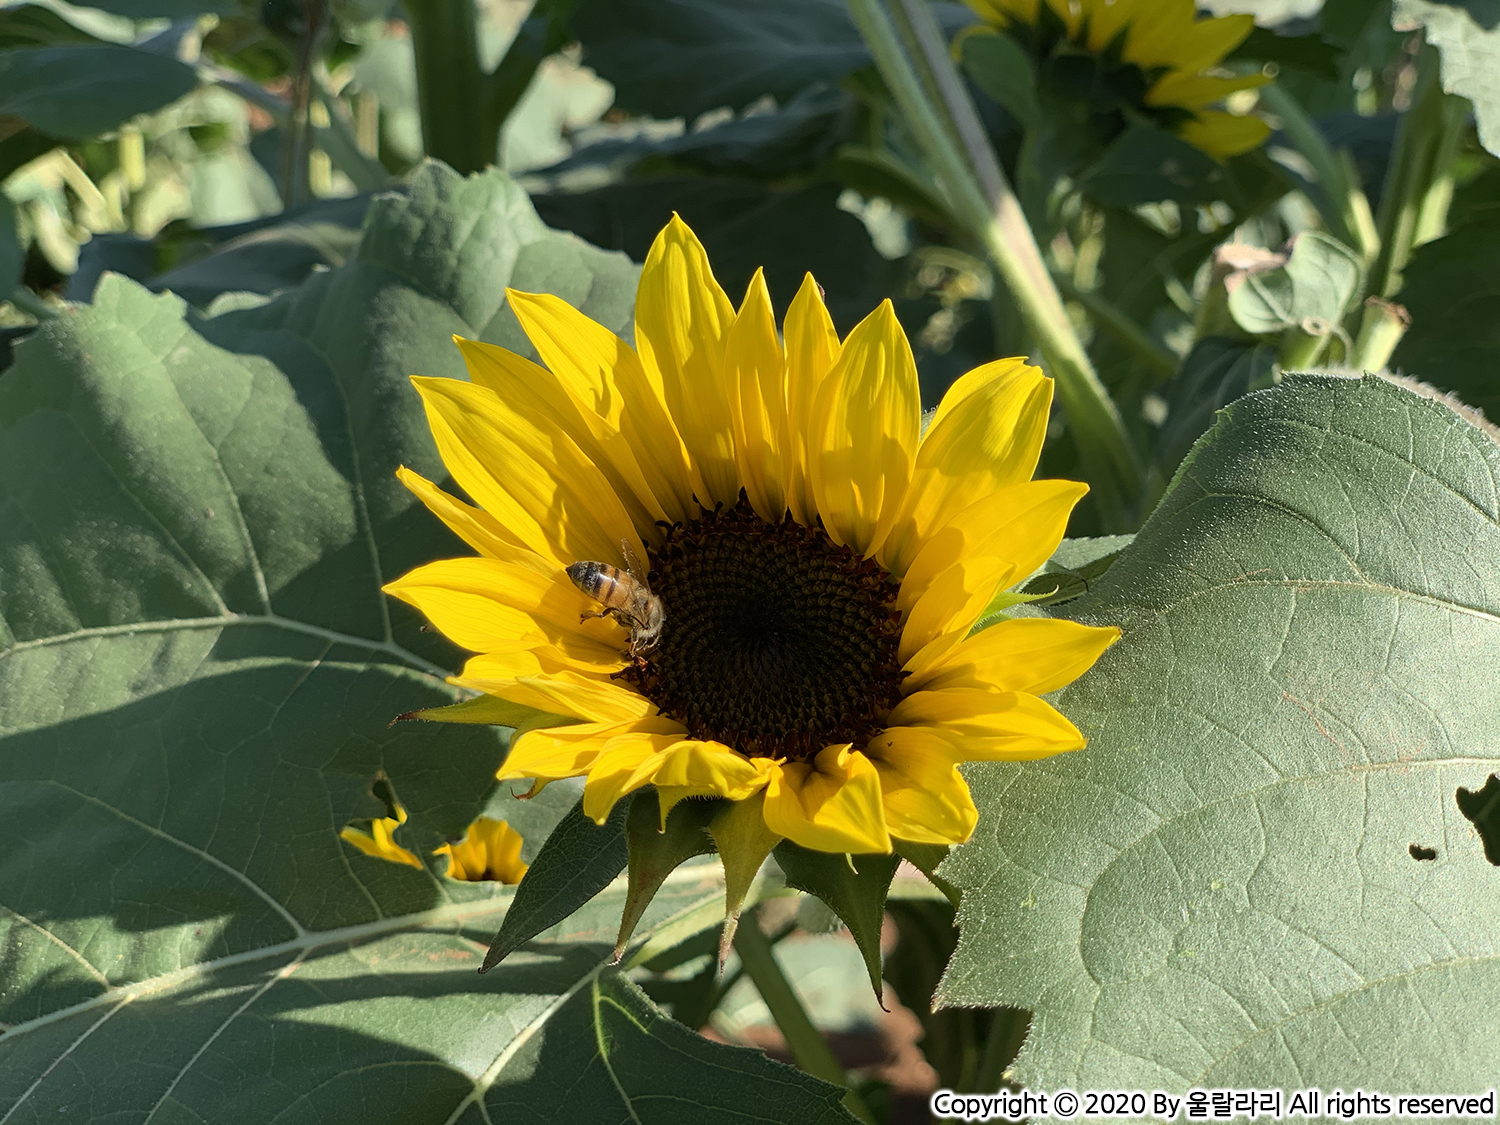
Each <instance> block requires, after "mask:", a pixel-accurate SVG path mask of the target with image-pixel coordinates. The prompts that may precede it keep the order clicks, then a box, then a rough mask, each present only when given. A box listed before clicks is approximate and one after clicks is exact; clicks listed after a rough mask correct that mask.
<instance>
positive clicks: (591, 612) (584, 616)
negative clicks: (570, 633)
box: [578, 609, 614, 624]
mask: <svg viewBox="0 0 1500 1125" xmlns="http://www.w3.org/2000/svg"><path fill="white" fill-rule="evenodd" d="M613 613H614V610H612V609H586V610H584V611H583V612H582V613H580V614H579V615H578V620H579V623H580V624H581V623H582V622H585V621H587V620H588V619H589V618H590V617H609V616H611V615H612V614H613Z"/></svg>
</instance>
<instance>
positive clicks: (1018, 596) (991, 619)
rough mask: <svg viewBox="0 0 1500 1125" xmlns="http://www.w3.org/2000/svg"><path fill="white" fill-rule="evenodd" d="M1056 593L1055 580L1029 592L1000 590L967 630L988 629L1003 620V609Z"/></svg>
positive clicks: (1047, 576)
mask: <svg viewBox="0 0 1500 1125" xmlns="http://www.w3.org/2000/svg"><path fill="white" fill-rule="evenodd" d="M1042 577H1043V578H1048V579H1050V578H1051V577H1052V576H1051V575H1042ZM1057 593H1058V585H1057V583H1056V582H1053V583H1051V584H1050V585H1049V586H1048V588H1047V589H1045V590H1040V591H1034V592H1032V593H1030V594H1023V593H1021V592H1020V591H1019V590H1001V591H1000V592H999V593H998V594H996V595H995V596H994V597H993V598H991V599H990V604H989V605H987V606H985V607H984V612H983V613H981V614H980V615H979V620H978V621H976V622H974V628H973V629H971V630H969V634H970V636H972V635H973V634H975V633H977V632H979V631H980V630H982V629H988V628H989V627H990V626H991V625H995V624H998V623H999V622H1001V621H1004V620H1005V619H1006V618H1007V616H1008V614H1007V613H1006V612H1005V611H1006V610H1008V609H1010V608H1012V607H1013V606H1018V605H1027V604H1029V603H1031V602H1045V601H1048V600H1049V599H1051V598H1053V597H1054V596H1056V595H1057Z"/></svg>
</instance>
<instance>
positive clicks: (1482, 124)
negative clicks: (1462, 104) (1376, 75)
mask: <svg viewBox="0 0 1500 1125" xmlns="http://www.w3.org/2000/svg"><path fill="white" fill-rule="evenodd" d="M1391 22H1392V23H1393V24H1394V25H1395V27H1396V28H1397V29H1398V30H1402V31H1411V30H1414V29H1416V28H1418V27H1420V28H1422V29H1423V30H1425V31H1426V33H1427V41H1428V42H1429V43H1431V44H1432V45H1433V46H1434V47H1436V48H1437V49H1438V52H1439V53H1440V54H1441V55H1442V56H1443V66H1442V80H1443V89H1444V90H1446V91H1448V93H1450V94H1461V95H1463V96H1464V97H1466V98H1468V99H1469V101H1470V102H1472V103H1473V105H1474V120H1475V123H1476V124H1477V125H1478V126H1479V143H1480V144H1482V145H1484V147H1485V148H1487V149H1489V150H1490V151H1491V152H1492V153H1494V154H1495V155H1496V156H1500V19H1497V18H1496V12H1495V8H1494V5H1493V4H1486V3H1483V2H1482V0H1481V2H1475V0H1468V2H1462V3H1444V2H1442V0H1395V3H1394V4H1393V6H1392V9H1391Z"/></svg>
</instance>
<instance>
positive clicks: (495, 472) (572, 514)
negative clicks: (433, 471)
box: [412, 378, 636, 566]
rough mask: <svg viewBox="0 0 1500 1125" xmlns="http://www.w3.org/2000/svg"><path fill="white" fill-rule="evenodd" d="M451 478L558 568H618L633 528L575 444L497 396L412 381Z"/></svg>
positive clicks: (455, 384)
mask: <svg viewBox="0 0 1500 1125" xmlns="http://www.w3.org/2000/svg"><path fill="white" fill-rule="evenodd" d="M412 383H413V384H414V385H415V386H416V388H417V390H418V391H419V392H420V393H421V395H422V402H423V405H424V406H426V408H427V419H428V422H429V424H430V425H431V427H432V436H433V438H434V439H435V440H436V441H437V447H438V452H439V453H440V454H441V455H442V458H443V464H445V465H447V466H448V471H449V472H451V473H452V474H453V479H454V480H456V481H457V482H458V483H459V485H460V486H461V487H462V488H463V490H464V491H465V492H467V493H468V494H469V495H470V496H472V497H473V498H474V499H475V500H477V501H478V502H479V505H480V506H481V507H482V508H484V509H485V511H487V512H489V513H490V515H492V516H494V517H495V519H497V520H498V521H499V522H500V523H501V525H502V526H504V527H506V528H509V529H510V531H511V532H512V533H513V534H514V535H515V536H516V537H517V538H519V539H520V540H521V542H522V543H524V544H526V545H527V546H528V547H531V548H532V549H533V550H535V551H537V552H538V553H539V554H541V555H543V556H545V557H548V558H551V559H552V560H553V561H555V562H557V563H558V564H559V565H560V566H567V565H568V564H569V563H572V562H577V561H578V560H579V559H598V560H600V561H602V562H608V563H611V564H613V565H616V566H618V565H621V564H622V563H623V561H624V560H623V559H622V558H621V556H620V543H621V541H622V540H629V539H633V538H634V537H635V534H636V532H635V526H634V524H633V523H632V522H631V519H630V516H629V515H628V514H627V513H626V511H625V508H624V506H623V505H622V504H621V503H620V500H619V498H618V497H617V496H616V495H615V492H614V489H613V488H611V487H610V485H609V482H608V481H607V480H605V478H604V474H602V473H601V472H600V471H599V470H598V469H597V468H596V467H595V466H594V464H593V462H592V461H590V460H589V459H588V458H587V457H586V456H585V455H584V454H583V452H582V451H581V450H580V449H579V448H578V446H577V444H575V443H574V441H573V439H572V438H570V437H568V436H567V435H566V434H564V433H563V432H562V431H561V430H559V429H558V428H557V427H556V426H555V425H553V424H552V423H550V422H547V421H546V420H545V419H540V418H528V417H526V416H525V415H523V414H521V413H518V412H517V411H516V410H515V409H514V408H512V407H511V406H509V405H508V404H507V403H505V402H503V401H502V400H501V399H500V398H499V396H497V395H496V394H495V393H494V392H492V391H488V390H485V389H484V388H483V387H477V386H474V385H473V384H472V383H461V382H459V381H458V380H457V379H426V378H414V379H413V380H412Z"/></svg>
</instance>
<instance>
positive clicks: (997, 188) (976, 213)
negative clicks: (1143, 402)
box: [849, 0, 1142, 531]
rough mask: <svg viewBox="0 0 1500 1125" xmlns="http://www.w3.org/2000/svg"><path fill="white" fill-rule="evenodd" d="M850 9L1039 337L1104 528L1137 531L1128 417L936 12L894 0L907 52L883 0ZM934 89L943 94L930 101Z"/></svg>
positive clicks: (913, 1) (953, 200) (962, 212)
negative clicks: (1064, 292)
mask: <svg viewBox="0 0 1500 1125" xmlns="http://www.w3.org/2000/svg"><path fill="white" fill-rule="evenodd" d="M849 10H850V13H851V14H852V15H853V17H854V20H855V22H856V23H857V24H858V25H859V28H860V31H861V33H862V34H863V35H864V38H865V42H866V43H867V44H868V45H869V48H870V53H871V54H872V55H873V56H874V59H875V64H876V66H877V67H878V68H879V70H880V73H881V75H882V76H883V77H884V79H885V81H886V84H887V86H889V87H890V90H891V93H892V95H893V96H894V98H895V100H896V102H897V104H898V105H899V106H900V107H901V111H902V113H903V115H904V116H905V118H906V123H907V126H908V128H909V129H910V131H911V132H912V134H913V135H914V136H915V138H916V139H917V141H918V143H919V144H921V146H922V147H923V150H924V151H925V153H926V155H927V158H928V159H929V160H930V161H931V162H932V165H933V168H934V171H935V172H936V174H937V178H938V181H939V183H940V184H941V185H942V188H943V191H944V193H945V194H946V195H947V197H948V203H949V206H950V208H951V210H952V211H953V213H954V214H955V215H956V216H957V217H958V218H959V220H960V221H961V222H962V223H963V224H964V225H965V226H966V227H967V228H968V229H967V233H968V234H969V235H971V236H972V237H973V238H974V239H975V240H976V241H978V242H979V243H980V244H981V245H983V246H984V248H985V251H986V253H987V254H988V255H989V257H990V259H991V261H992V262H993V263H994V266H995V268H996V271H997V272H998V273H999V274H1000V276H1001V277H1002V278H1003V279H1004V282H1005V285H1006V287H1007V288H1008V289H1009V290H1010V293H1011V296H1012V298H1013V299H1014V301H1015V303H1016V306H1017V308H1018V309H1019V310H1020V312H1021V316H1022V318H1023V319H1024V320H1025V321H1026V325H1027V327H1028V328H1029V329H1030V330H1031V332H1032V333H1033V334H1035V336H1036V338H1037V342H1038V347H1039V350H1040V351H1041V354H1042V360H1043V362H1044V363H1045V364H1046V365H1047V367H1048V368H1049V369H1050V371H1051V373H1052V375H1053V376H1054V377H1055V378H1056V379H1057V386H1058V394H1059V397H1060V398H1061V400H1062V405H1063V409H1064V410H1065V411H1066V412H1067V415H1068V421H1069V424H1070V426H1071V427H1072V429H1073V434H1074V439H1075V442H1076V444H1077V447H1078V452H1079V456H1080V459H1081V460H1082V462H1083V465H1084V470H1085V474H1086V475H1087V477H1088V482H1089V485H1090V486H1091V489H1092V492H1093V498H1094V502H1095V504H1096V505H1097V507H1098V510H1099V513H1100V516H1101V518H1102V520H1103V523H1104V525H1105V527H1106V528H1107V529H1108V530H1112V531H1126V530H1129V529H1131V528H1133V527H1134V526H1135V522H1136V512H1135V508H1136V506H1137V504H1138V502H1139V500H1140V496H1141V487H1142V478H1141V470H1140V464H1139V462H1138V460H1137V458H1136V453H1135V449H1134V448H1133V446H1132V445H1131V442H1130V438H1129V435H1128V434H1127V433H1126V430H1125V423H1124V420H1123V419H1122V418H1121V417H1120V412H1119V409H1118V408H1117V407H1116V406H1115V403H1114V401H1113V399H1111V398H1110V395H1109V391H1108V390H1107V389H1106V388H1105V386H1104V384H1103V383H1102V382H1100V380H1099V376H1098V374H1097V373H1096V372H1095V371H1094V367H1093V364H1092V362H1091V361H1090V360H1089V357H1088V352H1087V351H1086V350H1085V348H1084V346H1083V343H1082V341H1080V340H1079V338H1078V334H1077V332H1075V331H1074V329H1073V324H1072V322H1071V321H1070V320H1069V319H1068V313H1067V309H1066V308H1065V307H1064V306H1063V302H1062V297H1061V295H1060V294H1059V293H1058V291H1057V286H1056V285H1055V284H1054V283H1053V280H1052V275H1051V273H1050V272H1049V271H1048V269H1047V265H1046V262H1045V261H1044V260H1043V258H1042V253H1041V250H1040V249H1039V248H1038V246H1037V243H1036V238H1035V237H1034V236H1033V234H1032V231H1031V227H1030V226H1029V225H1028V224H1027V222H1026V217H1025V215H1024V213H1023V212H1022V210H1021V205H1020V202H1019V200H1017V198H1016V195H1015V192H1013V191H1012V190H1011V187H1010V184H1009V183H1008V182H1007V181H1006V178H1005V173H1004V171H1003V170H1002V169H1001V168H1000V163H999V161H998V160H997V159H996V158H995V153H994V150H993V149H992V148H991V147H990V143H989V137H988V136H987V135H986V133H985V131H984V126H983V124H982V123H981V122H980V120H979V115H978V113H977V112H976V111H975V109H974V103H973V101H972V100H971V99H970V98H969V94H968V91H967V89H966V88H965V87H964V84H963V80H962V79H961V78H960V77H959V74H958V71H957V70H956V69H955V68H954V66H953V60H952V58H951V57H950V56H949V54H948V50H947V44H946V43H945V42H944V41H943V36H942V32H941V30H940V29H939V28H938V25H937V21H936V20H935V19H934V18H933V15H932V12H931V10H930V9H929V7H928V5H927V4H926V3H925V0H892V12H893V13H894V14H895V18H896V19H897V20H899V21H900V23H901V29H902V33H904V35H905V37H906V38H907V39H908V40H909V41H910V42H911V43H912V44H913V45H914V50H913V51H912V53H911V55H910V56H908V54H907V51H906V50H905V49H904V47H903V44H902V35H901V34H898V32H897V30H896V27H895V26H894V25H893V24H892V22H891V21H892V16H891V13H888V12H887V10H886V9H885V7H884V6H883V5H882V4H881V2H880V0H849ZM915 68H920V76H919V70H918V69H915ZM924 87H926V89H924ZM927 89H931V90H933V91H936V96H935V97H931V98H929V97H928V94H927Z"/></svg>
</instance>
